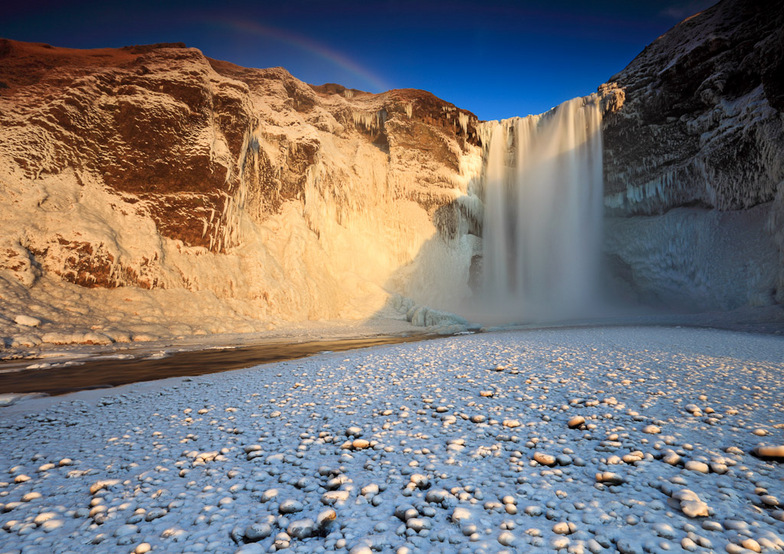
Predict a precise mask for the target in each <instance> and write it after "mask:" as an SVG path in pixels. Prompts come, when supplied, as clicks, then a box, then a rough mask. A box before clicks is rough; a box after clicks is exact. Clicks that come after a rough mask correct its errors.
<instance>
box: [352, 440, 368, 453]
mask: <svg viewBox="0 0 784 554" xmlns="http://www.w3.org/2000/svg"><path fill="white" fill-rule="evenodd" d="M368 446H370V441H367V440H365V439H354V440H353V441H351V447H352V448H353V449H354V450H364V449H365V448H367V447H368Z"/></svg>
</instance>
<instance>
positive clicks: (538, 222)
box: [481, 95, 603, 321]
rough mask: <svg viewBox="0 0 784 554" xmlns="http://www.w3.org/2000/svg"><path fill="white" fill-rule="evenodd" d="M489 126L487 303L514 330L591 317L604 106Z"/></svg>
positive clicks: (568, 107) (589, 104)
mask: <svg viewBox="0 0 784 554" xmlns="http://www.w3.org/2000/svg"><path fill="white" fill-rule="evenodd" d="M488 125H491V126H492V128H491V129H488V130H486V134H487V135H489V136H490V140H489V148H488V151H487V158H486V159H487V162H486V164H487V165H486V169H485V181H484V190H485V212H484V224H483V232H484V239H483V281H482V291H481V296H482V301H483V303H484V304H485V305H486V306H487V307H488V308H489V309H490V310H492V311H493V313H494V314H495V315H496V316H500V317H506V318H507V319H509V320H510V321H543V320H553V319H563V318H570V317H580V316H582V315H586V313H588V312H589V311H590V307H591V305H592V303H593V302H594V301H595V299H596V296H597V284H598V283H597V281H598V271H599V259H600V246H601V245H600V243H601V233H602V188H603V181H602V138H601V112H600V109H599V99H598V97H597V96H596V95H592V96H588V97H585V98H575V99H573V100H569V101H567V102H564V103H563V104H561V105H559V106H557V107H556V108H553V109H552V110H550V111H549V112H546V113H544V114H541V115H532V116H528V117H525V118H512V119H505V120H503V121H500V122H491V123H489V124H488Z"/></svg>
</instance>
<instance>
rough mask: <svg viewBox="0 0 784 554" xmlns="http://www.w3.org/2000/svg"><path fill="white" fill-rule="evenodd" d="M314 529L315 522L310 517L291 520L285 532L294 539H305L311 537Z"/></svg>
mask: <svg viewBox="0 0 784 554" xmlns="http://www.w3.org/2000/svg"><path fill="white" fill-rule="evenodd" d="M315 530H316V522H314V521H313V520H312V519H310V518H305V519H298V520H295V521H292V522H291V523H290V524H289V526H288V528H287V529H286V532H287V533H288V534H289V535H291V536H292V537H294V538H295V539H306V538H308V537H312V536H313V534H314V533H315Z"/></svg>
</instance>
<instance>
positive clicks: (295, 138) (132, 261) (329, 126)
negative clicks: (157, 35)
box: [0, 40, 479, 333]
mask: <svg viewBox="0 0 784 554" xmlns="http://www.w3.org/2000/svg"><path fill="white" fill-rule="evenodd" d="M477 140H478V139H477V135H476V117H475V116H473V115H472V114H470V113H469V112H467V111H465V110H460V109H458V108H456V107H454V106H453V105H451V104H449V103H447V102H444V101H442V100H440V99H438V98H436V97H434V96H433V95H431V94H429V93H427V92H424V91H418V90H394V91H390V92H386V93H383V94H378V95H374V94H368V93H364V92H361V91H355V90H349V89H345V88H343V87H340V86H339V85H324V86H320V87H319V86H310V85H307V84H305V83H303V82H301V81H299V80H297V79H295V78H294V77H292V76H291V75H290V74H289V73H287V72H286V71H285V70H283V69H281V68H272V69H246V68H242V67H238V66H235V65H232V64H230V63H227V62H221V61H217V60H211V59H208V58H206V57H205V56H204V55H203V54H202V53H201V52H199V51H198V50H196V49H194V48H186V47H185V46H184V45H182V44H160V45H150V46H135V47H126V48H121V49H102V50H71V49H64V48H56V47H52V46H49V45H43V44H29V43H20V42H15V41H10V40H0V168H2V169H0V188H2V190H3V195H4V204H5V210H4V211H5V214H4V216H3V218H2V221H0V226H1V227H2V229H0V231H1V233H0V236H1V237H2V239H0V240H2V244H0V276H1V277H2V283H3V287H4V289H5V290H6V294H5V295H4V300H5V301H8V299H9V298H19V299H22V300H23V301H24V302H25V303H31V302H32V303H34V302H35V301H36V298H37V296H36V295H37V294H38V293H37V291H38V290H39V289H42V288H47V287H48V290H49V291H50V293H47V294H49V295H50V296H49V297H47V298H48V299H47V300H41V303H46V302H50V303H53V304H57V302H58V301H57V300H56V299H52V297H51V295H52V294H54V293H53V292H51V291H52V290H54V289H53V288H52V287H55V286H56V285H58V284H64V285H63V286H64V287H65V288H64V289H63V290H64V291H69V292H62V294H63V295H66V296H68V295H70V296H69V297H74V295H76V296H80V295H82V293H81V292H80V290H82V289H84V288H95V289H122V288H124V289H128V290H129V289H131V288H135V289H139V288H142V289H151V290H152V291H165V290H178V291H183V290H185V291H191V292H194V293H201V294H208V295H210V296H211V298H212V297H214V298H215V299H217V300H218V301H225V302H227V303H228V304H227V306H228V307H227V308H226V311H227V312H230V313H233V314H234V315H236V317H237V319H238V320H241V321H243V322H255V321H270V320H275V319H286V320H296V319H307V318H332V317H359V316H361V315H363V316H364V315H369V313H372V310H374V309H376V308H377V307H378V305H379V301H380V299H381V298H382V297H383V296H384V295H385V294H387V293H388V292H401V293H403V294H408V295H413V296H416V295H417V294H420V295H421V296H422V299H423V300H424V299H426V298H428V295H429V294H430V292H431V291H427V290H422V289H421V288H419V289H417V288H416V287H413V285H411V283H412V282H413V281H415V280H417V278H418V277H417V276H418V275H419V276H420V277H419V281H420V282H421V281H423V279H422V278H421V275H422V274H423V272H424V273H427V272H428V271H430V270H431V268H430V267H429V266H427V263H426V261H423V259H422V250H423V249H428V248H430V249H433V248H435V249H436V250H439V249H440V250H443V251H444V252H449V253H451V254H454V253H455V252H456V250H455V249H457V251H459V254H458V255H457V256H451V255H450V256H447V257H449V258H450V259H460V260H463V261H460V262H456V263H457V264H458V265H460V266H461V267H460V268H459V269H458V270H457V271H456V275H458V274H460V272H461V271H462V272H464V273H465V272H467V271H468V269H467V266H468V264H470V258H471V248H472V245H471V241H470V240H469V241H467V240H466V234H467V233H466V229H467V228H468V226H469V225H471V217H470V215H471V214H470V213H469V212H468V210H466V209H463V208H461V204H460V202H459V201H458V199H459V198H460V197H463V196H465V195H466V194H467V193H468V186H469V182H470V180H471V177H472V175H473V172H475V170H476V169H475V168H476V167H478V165H479V163H478V161H477V160H478V158H479V148H478V147H477V146H476V145H477ZM462 266H465V267H464V268H463V267H462ZM461 282H462V283H463V284H461ZM465 282H467V278H466V279H463V277H462V276H460V275H458V276H457V277H456V278H455V280H454V282H452V283H451V284H448V285H447V287H446V289H448V292H443V291H442V293H439V292H438V291H436V292H434V293H433V294H435V296H436V297H438V296H439V294H442V296H444V297H445V296H454V295H455V294H457V296H459V295H460V294H462V293H464V292H465V291H462V293H461V292H460V290H459V289H461V287H463V286H464V283H465ZM20 285H23V286H24V287H26V291H25V290H19V289H18V286H20ZM70 285H75V286H76V288H73V287H72V288H70V289H69V288H68V287H69V286H70ZM412 287H413V289H416V290H413V289H412ZM8 291H12V292H8ZM58 294H59V293H58ZM102 294H104V293H102ZM160 294H162V295H163V296H161V298H164V297H165V293H160ZM122 295H123V293H122V292H119V293H117V296H118V298H119V297H120V296H122ZM368 295H369V296H370V297H372V298H374V299H375V300H374V301H373V302H369V303H367V304H365V305H364V307H363V302H364V301H365V300H367V299H366V298H365V296H368ZM55 296H56V295H55ZM87 296H89V295H85V296H84V298H87ZM126 296H127V295H126ZM102 298H104V300H102V302H106V298H105V297H102ZM177 298H180V297H179V296H178V297H177ZM85 302H88V303H89V301H88V300H85ZM118 302H120V304H122V302H121V301H118ZM161 302H163V303H164V304H165V300H161ZM434 303H436V304H437V303H438V299H437V298H434ZM176 304H180V305H179V306H175V307H174V308H175V310H176V309H180V310H184V307H183V306H182V305H181V301H180V300H178V301H177V302H176ZM20 309H21V308H20V307H19V306H16V307H14V306H5V307H4V311H5V312H6V313H12V312H13V311H14V310H16V311H19V310H20ZM110 309H111V310H113V309H116V306H113V307H111V308H110ZM95 310H97V311H96V314H97V313H98V312H100V309H99V308H97V307H96V308H95ZM163 312H166V310H165V309H164V310H163ZM33 315H35V314H33ZM38 315H41V314H38ZM127 315H128V317H131V316H132V314H127ZM137 315H138V314H137ZM43 317H44V319H46V317H47V316H46V314H44V315H43ZM96 317H98V316H97V315H96ZM196 319H199V318H196ZM6 323H7V324H8V325H11V324H10V323H9V322H6ZM218 327H220V326H218ZM251 327H252V324H251ZM9 329H10V331H8V332H9V333H13V329H12V328H9ZM191 330H198V329H191ZM204 330H206V331H207V332H210V331H215V330H220V329H216V328H214V326H213V328H210V326H209V325H207V326H206V328H205V329H204ZM185 332H188V329H185Z"/></svg>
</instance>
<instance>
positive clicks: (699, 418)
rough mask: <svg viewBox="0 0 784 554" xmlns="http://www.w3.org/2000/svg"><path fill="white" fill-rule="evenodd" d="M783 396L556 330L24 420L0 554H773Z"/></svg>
mask: <svg viewBox="0 0 784 554" xmlns="http://www.w3.org/2000/svg"><path fill="white" fill-rule="evenodd" d="M782 372H784V340H782V339H781V338H779V337H770V336H758V335H750V334H741V333H733V332H727V331H711V330H699V329H676V328H646V327H638V328H634V327H628V328H593V329H553V330H540V331H518V332H508V333H493V334H481V335H471V336H460V337H452V338H446V339H438V340H433V341H427V342H419V343H410V344H403V345H396V346H389V347H379V348H373V349H367V350H356V351H351V352H348V353H346V352H341V353H334V354H325V355H321V356H317V357H312V358H308V359H304V360H296V361H290V362H282V363H277V364H272V365H267V366H261V367H257V368H252V369H247V370H239V371H234V372H228V373H221V374H214V375H207V376H201V377H197V378H184V379H183V378H179V379H172V380H166V381H158V382H154V383H137V384H135V385H132V386H127V387H122V388H117V389H112V390H103V391H89V392H82V393H78V394H74V395H70V396H65V397H57V398H44V399H34V400H28V401H24V402H20V403H18V404H15V405H13V406H10V407H7V408H4V409H2V410H0V433H2V444H3V448H2V449H3V456H2V459H0V466H2V467H0V527H1V528H2V531H0V552H9V551H10V552H14V551H22V550H24V551H25V552H42V553H43V552H46V553H48V552H67V551H71V552H83V551H85V549H89V550H90V551H95V552H146V551H148V550H152V551H158V552H183V551H185V552H188V551H194V552H195V551H204V552H234V551H237V550H242V551H243V552H265V551H273V550H275V549H283V548H285V547H289V548H291V549H293V550H294V551H299V552H318V551H323V550H338V551H347V550H350V551H352V552H369V551H370V550H374V551H386V552H395V551H398V552H401V551H406V549H408V551H422V552H460V551H467V552H481V551H484V552H496V551H500V550H503V549H507V550H509V551H518V552H519V551H526V550H531V551H535V550H538V551H555V550H558V549H568V550H570V551H572V552H580V551H602V550H606V551H608V552H613V551H615V550H617V551H620V552H645V551H650V552H659V551H667V550H671V551H678V550H681V549H686V550H696V551H727V552H746V551H780V550H782V549H783V548H784V541H783V540H782V537H784V512H783V511H782V509H781V505H780V504H781V503H784V465H782V462H781V461H776V460H762V459H759V458H757V457H755V456H754V455H752V454H751V451H752V449H754V448H755V447H757V446H758V445H759V444H764V445H768V446H776V445H782V444H784V436H783V435H784V403H783V402H784V400H783V399H784V390H783V389H784V387H783V386H782V376H783V373H782ZM782 450H784V448H782ZM772 453H773V454H776V453H777V451H775V450H774V451H773V452H772ZM778 453H779V454H781V452H780V451H778ZM254 541H256V542H254ZM744 549H745V550H744Z"/></svg>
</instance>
